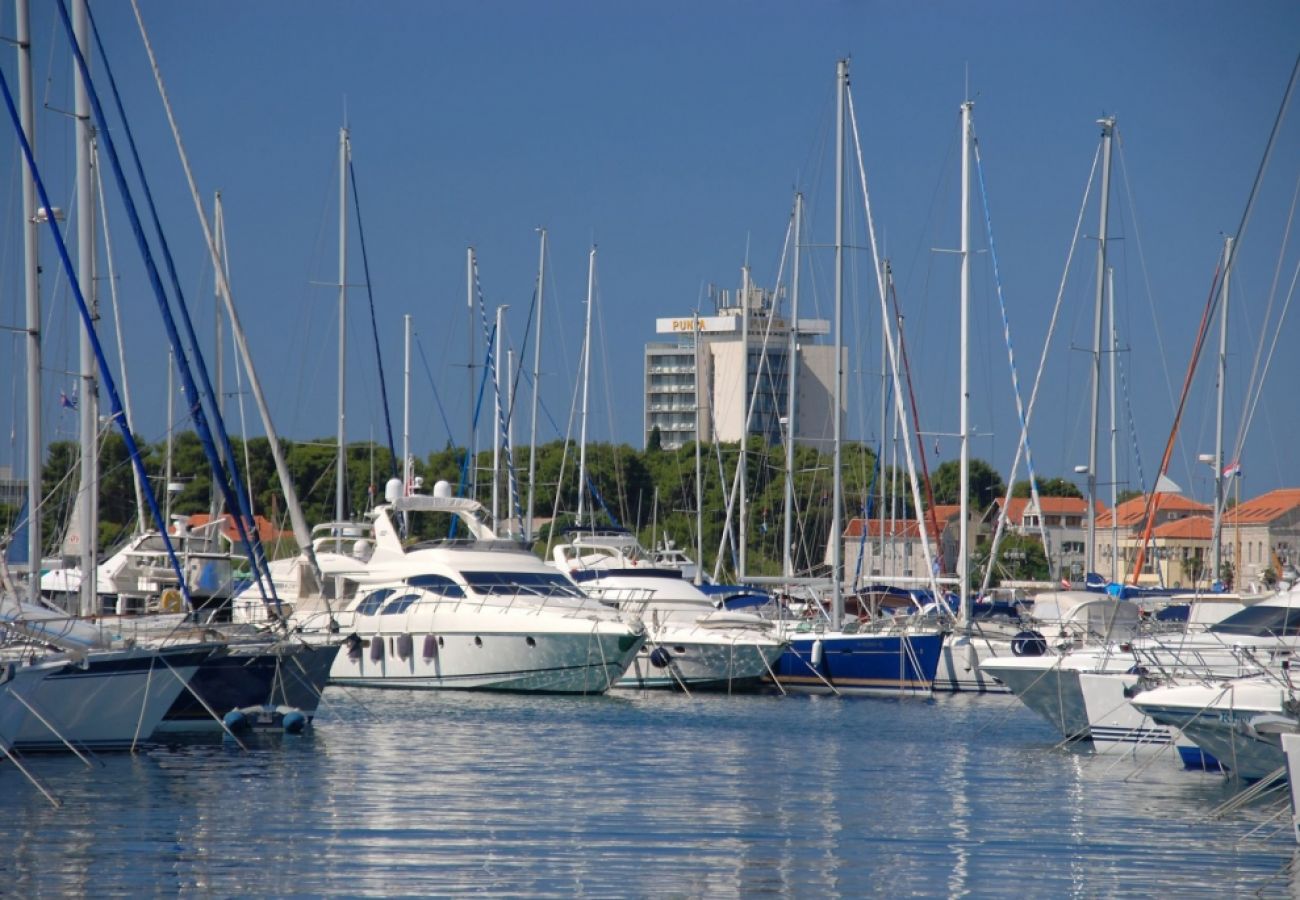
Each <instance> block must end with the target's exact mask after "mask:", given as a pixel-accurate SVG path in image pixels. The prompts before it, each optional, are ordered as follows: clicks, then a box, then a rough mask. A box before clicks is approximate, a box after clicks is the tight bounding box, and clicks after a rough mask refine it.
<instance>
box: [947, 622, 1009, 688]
mask: <svg viewBox="0 0 1300 900" xmlns="http://www.w3.org/2000/svg"><path fill="white" fill-rule="evenodd" d="M1010 652H1011V641H1010V639H1009V638H1008V639H1006V640H997V639H995V638H988V637H983V636H980V635H958V634H950V635H948V637H947V639H946V640H945V641H944V642H943V651H942V653H941V654H940V656H939V668H938V670H937V671H936V673H935V676H934V690H935V693H968V692H969V693H977V694H1007V693H1010V689H1009V688H1008V687H1007V686H1006V685H1005V684H1003V683H1002V682H1000V681H998V680H997V679H996V678H994V677H993V676H991V675H989V674H988V673H986V672H984V671H982V670H981V669H980V662H981V661H982V660H985V659H991V658H993V657H995V656H1005V655H1008V654H1009V653H1010Z"/></svg>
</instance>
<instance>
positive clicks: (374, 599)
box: [357, 588, 393, 616]
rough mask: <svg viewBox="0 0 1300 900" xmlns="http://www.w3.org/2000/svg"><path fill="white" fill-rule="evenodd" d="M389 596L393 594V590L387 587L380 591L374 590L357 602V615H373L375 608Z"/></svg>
mask: <svg viewBox="0 0 1300 900" xmlns="http://www.w3.org/2000/svg"><path fill="white" fill-rule="evenodd" d="M391 596H393V591H392V590H391V589H389V588H384V589H383V590H382V591H375V592H374V593H373V594H370V595H369V596H368V597H366V599H364V600H362V601H361V602H360V603H358V604H357V615H359V616H373V615H374V614H375V610H377V609H379V607H380V606H382V605H383V603H384V601H385V600H387V599H388V598H389V597H391Z"/></svg>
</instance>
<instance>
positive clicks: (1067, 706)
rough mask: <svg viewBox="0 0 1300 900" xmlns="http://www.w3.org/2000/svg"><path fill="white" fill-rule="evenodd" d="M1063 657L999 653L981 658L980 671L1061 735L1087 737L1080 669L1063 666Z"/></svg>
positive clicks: (1069, 738) (1076, 737)
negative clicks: (1004, 688) (1004, 655)
mask: <svg viewBox="0 0 1300 900" xmlns="http://www.w3.org/2000/svg"><path fill="white" fill-rule="evenodd" d="M1062 660H1063V657H1059V656H1011V657H1003V656H999V657H993V658H991V659H988V660H985V661H984V662H982V663H981V664H980V671H981V672H983V673H985V674H986V675H992V676H993V677H994V678H996V679H998V680H999V681H1001V682H1002V683H1003V684H1005V685H1006V686H1007V688H1008V689H1009V690H1010V691H1011V693H1013V694H1015V695H1016V697H1017V698H1018V699H1019V700H1020V702H1021V703H1023V704H1025V706H1027V707H1029V708H1030V709H1032V710H1033V711H1034V712H1036V713H1038V714H1039V715H1040V716H1042V717H1043V718H1044V719H1046V720H1047V722H1048V723H1049V724H1050V725H1051V726H1052V727H1053V728H1055V729H1056V730H1057V732H1058V733H1059V734H1060V735H1061V737H1063V738H1065V739H1066V740H1071V741H1076V740H1086V739H1087V738H1088V737H1089V734H1090V730H1089V727H1088V724H1089V723H1088V710H1087V706H1086V705H1085V704H1084V701H1083V691H1082V689H1081V688H1080V686H1079V673H1078V672H1077V671H1075V670H1073V669H1070V668H1066V667H1064V666H1063V665H1062Z"/></svg>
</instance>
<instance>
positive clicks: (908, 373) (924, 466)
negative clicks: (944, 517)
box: [888, 281, 940, 565]
mask: <svg viewBox="0 0 1300 900" xmlns="http://www.w3.org/2000/svg"><path fill="white" fill-rule="evenodd" d="M888 286H889V293H890V297H891V298H892V299H893V303H894V320H895V321H894V327H895V329H896V330H897V333H898V354H899V358H900V359H901V361H902V363H903V385H904V386H905V387H906V388H907V399H908V402H909V403H910V404H911V407H912V427H913V428H915V429H916V442H917V443H918V444H920V443H921V442H922V437H921V413H920V410H919V409H918V408H917V405H916V391H915V390H914V389H913V385H912V366H911V364H910V362H909V360H908V357H907V341H906V339H905V337H904V333H903V312H902V310H901V309H900V308H899V304H898V292H897V291H896V290H895V289H894V284H893V282H892V281H889V282H888ZM920 462H921V478H922V479H923V480H924V484H925V502H926V504H927V508H926V510H925V516H926V518H927V519H929V520H930V528H931V530H932V531H933V532H934V534H935V536H936V539H937V537H938V536H939V534H940V531H939V519H938V515H939V513H938V510H937V509H935V503H934V487H933V485H932V484H931V482H930V464H929V463H927V462H926V461H925V452H924V451H922V453H921V460H920ZM920 518H921V515H920V512H919V511H918V513H917V520H918V521H919V520H920ZM930 562H931V560H929V559H927V560H926V565H929V564H930Z"/></svg>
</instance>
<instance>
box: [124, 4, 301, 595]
mask: <svg viewBox="0 0 1300 900" xmlns="http://www.w3.org/2000/svg"><path fill="white" fill-rule="evenodd" d="M136 22H137V24H139V25H140V37H141V39H142V40H143V42H144V46H145V52H146V53H147V54H148V56H149V65H150V67H151V68H152V70H153V73H154V80H155V83H156V84H157V86H158V93H159V94H160V95H161V98H162V104H163V109H164V110H165V111H166V113H167V122H168V124H169V125H170V126H171V130H172V139H173V141H174V142H175V144H176V153H177V155H178V156H179V157H180V162H181V167H182V168H183V169H184V170H185V181H186V183H187V184H188V185H189V189H190V201H191V202H192V203H193V204H194V212H195V213H196V214H197V215H198V218H199V224H200V226H201V227H202V228H203V240H204V243H205V244H206V246H207V249H208V255H209V257H210V258H211V260H212V268H213V271H214V272H215V273H216V278H217V284H218V285H219V286H220V291H221V300H222V302H223V303H224V304H225V307H226V315H227V317H228V318H229V319H230V333H231V336H232V337H233V338H234V341H235V350H236V352H238V354H239V358H240V360H241V361H242V362H243V364H244V371H245V372H246V373H247V374H248V386H249V389H250V390H251V391H252V392H253V400H254V401H255V402H256V403H257V411H258V415H259V416H260V417H261V419H262V427H263V428H265V429H266V436H267V439H268V441H269V443H270V447H271V457H272V459H273V460H274V461H275V471H276V475H277V476H278V477H279V481H280V490H281V491H283V492H284V499H285V506H286V507H287V508H288V511H289V521H290V523H291V524H292V526H293V533H294V538H295V539H296V540H297V542H298V546H299V548H301V552H302V553H303V555H304V556H305V557H306V559H307V562H308V565H309V566H310V568H311V571H312V573H313V575H314V576H315V577H316V578H317V579H318V580H319V579H320V578H321V571H320V565H319V564H318V563H317V561H316V553H315V551H314V550H313V549H312V545H311V532H310V530H309V529H308V527H307V520H306V518H305V517H304V515H303V512H302V504H301V503H300V502H299V501H298V492H297V490H296V489H295V488H294V485H293V478H292V476H291V475H290V473H289V466H288V462H287V461H286V460H285V457H284V448H282V447H281V446H280V440H279V437H278V436H277V434H276V431H275V426H274V423H273V422H272V420H271V409H270V407H269V406H268V405H267V402H266V395H265V393H263V391H262V382H261V380H260V379H259V378H258V377H257V369H256V367H254V365H253V357H252V354H251V353H249V350H248V341H247V338H246V336H245V334H244V329H243V325H242V324H241V323H240V320H239V311H238V310H237V309H235V300H234V297H233V296H232V294H231V290H230V279H229V277H228V276H227V272H226V269H225V265H224V263H223V261H222V259H223V256H222V254H220V253H218V251H217V243H216V241H215V240H214V239H213V234H212V227H211V225H210V224H209V223H208V217H207V213H206V212H205V211H204V209H203V201H202V199H201V198H200V196H199V190H198V186H197V184H196V183H195V180H194V171H193V169H192V168H191V167H190V161H189V155H188V154H187V153H186V152H185V145H184V144H183V143H182V141H181V139H180V131H179V129H178V128H177V127H176V117H175V115H174V114H173V112H172V106H171V101H170V100H169V99H168V97H167V91H166V90H165V89H164V87H163V82H162V73H161V71H160V70H159V68H158V60H157V57H156V56H155V55H154V52H153V45H152V44H151V43H150V41H149V35H148V33H147V32H146V31H145V29H144V23H143V21H142V20H141V19H140V16H139V10H136ZM223 244H224V240H223Z"/></svg>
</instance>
